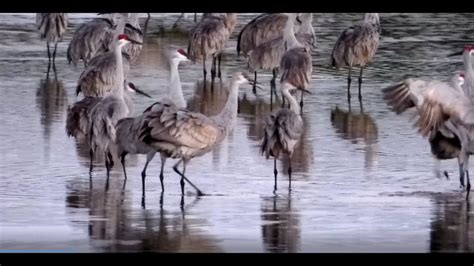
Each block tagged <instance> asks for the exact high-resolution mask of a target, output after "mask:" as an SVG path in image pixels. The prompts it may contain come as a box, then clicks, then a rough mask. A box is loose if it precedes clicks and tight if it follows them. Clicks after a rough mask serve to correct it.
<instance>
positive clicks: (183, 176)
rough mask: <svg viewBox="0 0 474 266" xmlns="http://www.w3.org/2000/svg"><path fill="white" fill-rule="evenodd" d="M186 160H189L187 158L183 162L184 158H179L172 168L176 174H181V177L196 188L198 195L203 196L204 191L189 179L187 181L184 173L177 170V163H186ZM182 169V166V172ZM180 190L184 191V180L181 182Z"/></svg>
mask: <svg viewBox="0 0 474 266" xmlns="http://www.w3.org/2000/svg"><path fill="white" fill-rule="evenodd" d="M188 161H189V160H186V162H185V161H184V159H181V160H179V161H178V162H177V163H176V164H175V165H174V166H173V170H174V171H175V172H176V173H177V174H178V175H180V176H181V179H184V180H186V182H188V183H189V184H190V185H191V186H192V187H193V188H194V189H196V191H197V194H198V196H203V195H204V193H202V192H201V190H199V188H198V187H196V186H195V185H194V184H193V183H192V182H191V181H189V179H187V178H186V176H185V175H184V173H181V172H180V171H179V170H178V165H179V164H180V163H181V162H183V164H184V163H186V164H187V162H188ZM184 170H185V167H183V172H184ZM181 192H182V193H184V182H182V183H181Z"/></svg>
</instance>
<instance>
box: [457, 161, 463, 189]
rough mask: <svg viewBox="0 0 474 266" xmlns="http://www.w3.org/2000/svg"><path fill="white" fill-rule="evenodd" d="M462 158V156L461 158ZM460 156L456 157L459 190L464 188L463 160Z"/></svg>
mask: <svg viewBox="0 0 474 266" xmlns="http://www.w3.org/2000/svg"><path fill="white" fill-rule="evenodd" d="M462 157H464V156H462ZM462 157H461V156H459V157H458V164H459V184H460V186H459V187H460V188H463V187H464V158H462Z"/></svg>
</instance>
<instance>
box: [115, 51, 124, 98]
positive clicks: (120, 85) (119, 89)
mask: <svg viewBox="0 0 474 266" xmlns="http://www.w3.org/2000/svg"><path fill="white" fill-rule="evenodd" d="M114 53H115V62H116V64H117V71H116V75H117V77H116V80H117V82H116V84H115V91H114V94H115V95H116V96H119V97H120V98H122V99H123V90H124V89H125V80H124V74H123V60H122V46H121V45H120V44H119V43H117V44H116V45H115V50H114Z"/></svg>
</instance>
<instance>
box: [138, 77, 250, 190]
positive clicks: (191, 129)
mask: <svg viewBox="0 0 474 266" xmlns="http://www.w3.org/2000/svg"><path fill="white" fill-rule="evenodd" d="M247 82H249V79H248V78H247V75H245V74H243V73H240V72H237V73H234V75H233V76H232V80H231V85H230V92H229V96H228V99H227V102H226V104H225V106H224V108H223V109H222V110H221V112H220V113H219V114H218V115H216V116H211V117H207V116H205V115H203V114H201V113H195V112H191V111H189V110H187V109H184V108H176V107H174V106H172V105H170V104H167V103H163V102H157V103H154V104H153V105H155V107H153V105H152V106H151V107H150V108H155V110H158V111H155V112H151V113H149V114H148V115H146V117H145V118H144V122H143V126H142V128H141V132H140V135H139V136H140V137H139V138H140V140H141V141H143V142H144V143H146V144H148V145H150V146H152V147H153V148H155V149H156V151H157V152H160V153H161V154H165V155H166V157H169V158H174V159H176V158H179V159H180V160H179V161H178V162H177V163H176V164H175V165H174V166H173V170H174V171H175V172H176V173H177V174H179V175H180V176H181V182H180V184H181V193H182V195H184V180H186V181H188V183H189V184H190V185H192V186H193V187H194V188H195V189H196V191H197V194H198V196H200V195H203V194H202V192H201V191H200V190H199V189H198V188H197V187H196V186H194V185H193V184H192V183H191V182H190V181H189V180H188V179H187V178H186V176H185V174H186V166H187V165H188V163H189V161H190V160H191V159H192V158H194V157H199V156H202V155H204V154H206V153H208V152H210V151H212V150H213V149H214V147H216V145H217V144H219V143H220V142H221V141H222V140H223V139H224V138H225V137H226V136H227V134H228V133H229V132H230V131H231V130H232V128H233V125H234V123H235V120H236V118H237V104H238V96H239V87H240V86H241V85H243V84H244V83H247ZM181 163H182V164H183V171H182V172H180V171H179V170H178V166H179V165H180V164H181Z"/></svg>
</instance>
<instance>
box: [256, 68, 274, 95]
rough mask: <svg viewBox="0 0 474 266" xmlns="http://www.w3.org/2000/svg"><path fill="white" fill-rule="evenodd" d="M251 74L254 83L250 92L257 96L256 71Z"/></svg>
mask: <svg viewBox="0 0 474 266" xmlns="http://www.w3.org/2000/svg"><path fill="white" fill-rule="evenodd" d="M253 73H254V79H255V83H254V84H253V88H252V92H253V94H257V71H254V72H253ZM270 84H271V82H270Z"/></svg>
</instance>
